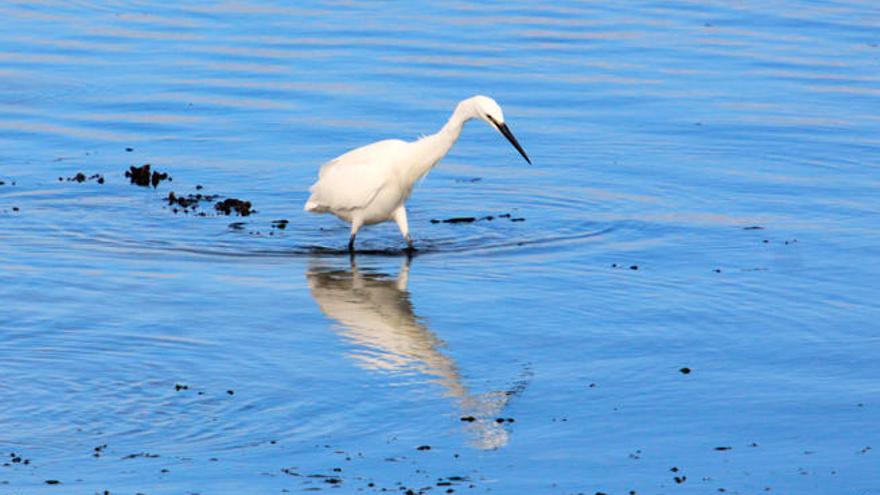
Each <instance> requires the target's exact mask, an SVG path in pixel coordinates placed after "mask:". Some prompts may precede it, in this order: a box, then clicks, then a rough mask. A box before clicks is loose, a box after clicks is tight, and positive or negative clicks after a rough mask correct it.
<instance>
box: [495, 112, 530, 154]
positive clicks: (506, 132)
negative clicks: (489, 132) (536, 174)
mask: <svg viewBox="0 0 880 495" xmlns="http://www.w3.org/2000/svg"><path fill="white" fill-rule="evenodd" d="M487 117H489V120H491V121H492V123H493V124H495V127H496V128H497V129H498V132H500V133H501V134H503V135H504V137H506V138H507V140H508V141H510V144H512V145H513V147H514V148H516V151H519V154H520V155H522V156H523V158H525V159H526V161H527V162H529V165H531V164H532V161H531V160H529V156H528V155H526V152H525V150H524V149H522V146H520V145H519V141H517V140H516V138H515V137H514V136H513V133H512V132H510V128H509V127H507V124H503V123H502V124H499V123H498V122H496V121H495V119H493V118H492V116H491V115H487Z"/></svg>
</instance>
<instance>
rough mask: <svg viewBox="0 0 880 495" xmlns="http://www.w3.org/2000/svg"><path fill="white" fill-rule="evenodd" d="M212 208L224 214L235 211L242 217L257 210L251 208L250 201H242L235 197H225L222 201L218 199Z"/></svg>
mask: <svg viewBox="0 0 880 495" xmlns="http://www.w3.org/2000/svg"><path fill="white" fill-rule="evenodd" d="M214 209H215V210H217V211H218V212H220V213H223V214H224V215H231V214H232V213H233V212H235V213H237V214H238V215H239V216H242V217H246V216H248V215H250V214H252V213H256V212H257V210H254V209H252V206H251V202H250V201H243V200H240V199H236V198H227V199H224V200H223V201H219V202H217V203H216V204H215V205H214Z"/></svg>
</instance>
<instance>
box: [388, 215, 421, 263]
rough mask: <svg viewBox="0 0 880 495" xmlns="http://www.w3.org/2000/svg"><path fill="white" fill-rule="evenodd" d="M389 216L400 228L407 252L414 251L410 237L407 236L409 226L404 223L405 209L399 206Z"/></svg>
mask: <svg viewBox="0 0 880 495" xmlns="http://www.w3.org/2000/svg"><path fill="white" fill-rule="evenodd" d="M391 215H392V217H393V218H394V221H395V222H396V223H397V226H398V227H399V228H400V233H401V234H403V238H404V240H406V249H407V251H409V252H412V251H415V250H416V248H415V247H413V241H412V237H410V236H409V224H408V223H407V221H406V208H404V207H403V205H400V206H398V207H397V209H396V210H394V213H392V214H391Z"/></svg>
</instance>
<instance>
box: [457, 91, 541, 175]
mask: <svg viewBox="0 0 880 495" xmlns="http://www.w3.org/2000/svg"><path fill="white" fill-rule="evenodd" d="M465 101H467V102H470V104H471V105H472V109H473V115H474V117H476V118H479V119H481V120H483V121H484V122H486V123H487V124H489V125H491V126H492V127H494V128H495V129H497V130H498V132H500V133H501V135H503V136H504V137H506V138H507V140H508V141H510V144H512V145H513V147H514V148H516V150H517V151H519V154H520V155H522V156H523V158H525V159H526V161H527V162H529V165H531V163H532V161H531V160H529V157H528V155H526V152H525V150H523V149H522V146H520V145H519V142H518V141H517V140H516V138H515V137H513V133H512V132H510V128H508V127H507V124H505V123H504V112H502V111H501V106H500V105H498V103H496V102H495V100H493V99H492V98H489V97H488V96H482V95H480V96H474V97H471V98H468V99H467V100H465Z"/></svg>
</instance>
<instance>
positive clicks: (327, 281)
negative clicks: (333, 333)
mask: <svg viewBox="0 0 880 495" xmlns="http://www.w3.org/2000/svg"><path fill="white" fill-rule="evenodd" d="M410 261H411V260H410V259H406V260H405V261H404V263H403V265H402V266H401V268H400V273H399V275H398V276H397V278H396V279H395V278H392V277H390V276H388V275H386V274H383V273H376V272H372V271H366V270H364V271H361V270H358V268H357V264H356V263H355V261H354V258H352V260H351V268H350V270H342V269H338V268H331V267H328V266H322V265H321V262H320V261H319V260H312V262H311V263H310V264H309V269H308V272H307V273H306V277H307V279H308V283H309V288H310V289H311V291H312V297H314V298H315V301H316V302H317V303H318V306H320V308H321V311H323V312H324V314H326V315H327V316H328V317H330V318H332V319H334V320H336V321H338V322H339V323H340V324H341V328H340V331H341V333H342V335H343V336H345V337H346V338H347V339H349V340H350V341H351V342H352V343H353V344H355V345H356V346H357V350H356V351H355V352H353V353H352V357H354V358H355V359H356V360H357V362H358V364H359V365H360V366H362V367H364V368H366V369H369V370H382V371H390V372H395V373H400V372H413V371H416V372H419V373H423V374H425V375H428V376H431V377H434V379H435V381H436V382H438V383H440V384H441V385H443V387H445V388H446V390H447V392H448V395H449V396H452V397H455V398H456V399H457V400H458V402H459V405H460V408H461V411H460V412H461V415H462V418H465V419H466V421H463V424H465V425H466V426H465V428H467V429H469V430H471V431H472V433H473V435H474V445H475V446H476V447H478V448H481V449H496V448H499V447H503V446H505V445H506V444H507V441H508V436H509V431H508V430H507V429H506V427H505V424H506V421H505V422H499V420H498V417H499V414H500V413H501V412H502V410H503V409H504V407H505V406H506V405H507V403H508V401H509V400H510V399H511V398H512V397H514V396H516V395H519V394H520V393H522V391H523V390H524V389H525V387H526V385H527V384H528V381H527V379H526V380H521V381H520V382H519V383H517V384H515V386H514V387H512V388H511V389H510V390H503V391H497V392H490V393H488V394H480V395H475V394H472V393H470V392H469V391H468V388H467V386H465V384H464V383H463V380H462V377H461V375H460V373H459V372H458V369H457V366H456V364H455V361H454V360H453V359H452V358H451V357H449V356H448V355H446V354H444V353H443V352H441V351H440V348H441V347H443V346H444V345H445V344H444V343H443V341H442V340H440V339H439V338H438V337H437V336H436V335H434V334H433V333H432V332H431V331H430V330H429V329H428V327H427V326H426V325H425V323H424V322H423V321H421V320H420V318H419V317H417V316H416V315H415V314H414V312H413V307H412V303H411V302H410V298H409V292H408V291H407V282H408V279H409V268H410Z"/></svg>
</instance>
